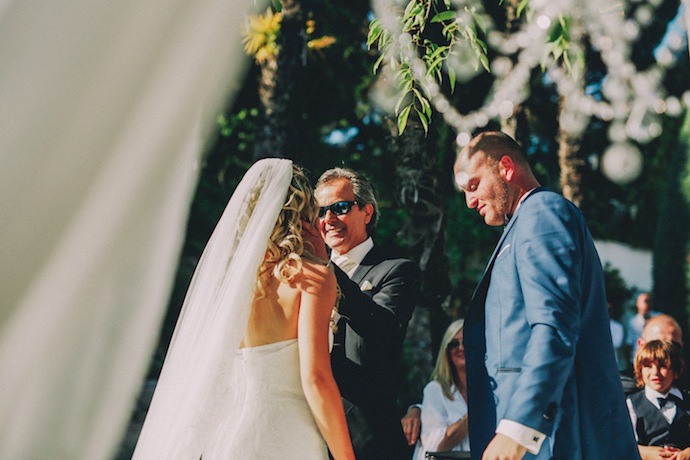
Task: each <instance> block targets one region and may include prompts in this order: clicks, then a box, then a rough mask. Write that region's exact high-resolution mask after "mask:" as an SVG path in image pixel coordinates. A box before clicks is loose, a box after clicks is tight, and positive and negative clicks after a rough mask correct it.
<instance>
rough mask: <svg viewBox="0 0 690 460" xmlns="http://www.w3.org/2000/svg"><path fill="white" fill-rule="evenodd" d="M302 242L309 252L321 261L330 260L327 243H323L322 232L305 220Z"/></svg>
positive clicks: (303, 222)
mask: <svg viewBox="0 0 690 460" xmlns="http://www.w3.org/2000/svg"><path fill="white" fill-rule="evenodd" d="M302 240H303V241H304V247H305V248H306V250H307V251H309V252H311V253H312V254H313V255H314V256H316V257H318V258H320V259H323V260H328V252H327V251H326V243H324V242H323V238H322V237H321V232H320V231H319V229H318V228H316V227H314V226H313V225H310V224H309V223H308V222H307V221H304V220H303V221H302Z"/></svg>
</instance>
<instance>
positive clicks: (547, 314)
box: [454, 132, 639, 460]
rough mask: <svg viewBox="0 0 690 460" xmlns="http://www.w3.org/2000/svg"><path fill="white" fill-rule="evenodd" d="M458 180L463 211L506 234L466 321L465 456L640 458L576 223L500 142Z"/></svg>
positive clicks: (594, 275) (478, 142)
mask: <svg viewBox="0 0 690 460" xmlns="http://www.w3.org/2000/svg"><path fill="white" fill-rule="evenodd" d="M454 172H455V178H456V182H457V184H458V186H459V188H460V189H461V190H462V192H463V193H464V194H465V201H466V203H467V206H468V207H469V208H471V209H476V210H477V211H478V212H479V214H480V215H481V216H482V217H483V219H484V221H485V222H486V224H487V225H490V226H503V225H505V228H504V230H503V235H502V236H501V238H500V240H499V243H498V245H497V246H496V250H495V251H494V254H493V256H492V257H491V259H490V261H489V264H488V266H487V269H486V271H485V273H484V276H483V278H482V281H481V282H480V284H479V287H477V289H476V290H475V293H474V296H473V298H472V301H471V303H470V307H469V311H468V313H467V317H466V318H465V328H464V331H465V333H464V343H465V355H466V360H467V400H468V404H469V424H470V426H469V428H470V430H469V431H470V449H471V451H472V458H475V459H479V458H482V459H483V460H491V459H498V458H500V459H521V458H523V456H525V455H526V454H527V453H528V452H529V454H527V455H528V458H537V459H544V460H546V459H551V458H554V459H559V460H576V459H587V460H597V459H602V460H603V459H620V460H623V459H625V460H627V459H639V455H638V452H637V446H636V443H635V438H634V436H633V430H632V425H631V423H630V418H629V415H628V410H627V408H626V405H625V397H624V396H623V389H622V387H621V383H620V380H619V377H618V370H617V367H616V361H615V356H614V353H613V345H612V343H611V333H610V331H609V320H608V313H607V309H606V295H605V292H604V275H603V271H602V268H601V262H600V261H599V257H598V255H597V251H596V248H595V247H594V243H593V241H592V237H591V235H590V233H589V230H587V226H586V224H585V221H584V218H583V217H582V214H581V213H580V212H579V210H578V209H577V208H576V207H575V205H573V204H572V203H571V202H569V201H567V200H566V199H565V198H563V197H562V196H561V195H559V194H556V193H553V192H550V191H547V190H545V189H543V188H541V187H540V186H539V183H538V182H537V180H536V179H535V177H534V175H533V174H532V171H531V169H530V167H529V164H528V163H527V160H526V159H525V157H524V156H523V154H522V153H521V149H520V147H519V146H518V144H517V143H516V142H515V141H514V140H513V139H512V138H510V137H509V136H508V135H506V134H504V133H501V132H485V133H482V134H479V135H478V136H476V137H475V138H474V139H472V141H470V143H469V144H468V145H467V146H466V147H464V148H463V150H462V151H461V152H460V154H459V155H458V157H457V160H456V163H455V171H454ZM530 454H531V455H530Z"/></svg>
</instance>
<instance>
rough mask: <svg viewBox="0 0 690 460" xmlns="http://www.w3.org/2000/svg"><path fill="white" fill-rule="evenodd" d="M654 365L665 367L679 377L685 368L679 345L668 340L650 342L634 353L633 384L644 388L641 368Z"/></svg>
mask: <svg viewBox="0 0 690 460" xmlns="http://www.w3.org/2000/svg"><path fill="white" fill-rule="evenodd" d="M650 364H656V365H658V366H663V367H666V368H668V369H670V370H672V371H673V372H675V373H676V375H678V376H680V375H681V374H682V373H683V369H684V367H685V365H684V363H683V352H682V350H681V348H680V345H679V344H677V343H676V342H671V341H668V340H650V341H649V342H647V343H645V344H644V345H643V346H641V347H640V348H638V349H637V352H636V353H635V382H636V383H637V386H638V387H639V388H642V387H643V386H644V381H643V380H642V368H643V367H646V366H649V365H650Z"/></svg>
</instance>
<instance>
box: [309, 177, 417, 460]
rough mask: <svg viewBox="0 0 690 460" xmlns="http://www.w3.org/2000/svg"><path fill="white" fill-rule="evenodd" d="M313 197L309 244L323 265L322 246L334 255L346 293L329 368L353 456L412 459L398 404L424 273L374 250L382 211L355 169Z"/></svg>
mask: <svg viewBox="0 0 690 460" xmlns="http://www.w3.org/2000/svg"><path fill="white" fill-rule="evenodd" d="M315 195H316V200H317V201H318V203H319V205H320V206H321V208H320V219H319V222H318V227H319V228H318V229H313V228H310V227H309V226H308V225H305V232H304V237H305V240H306V241H307V242H309V243H311V244H313V245H315V246H317V247H316V251H318V252H319V253H321V254H320V255H322V256H324V257H328V256H327V253H326V248H325V246H324V245H323V242H324V241H325V243H326V245H328V247H330V248H331V253H330V259H331V261H332V262H333V264H334V270H335V275H336V278H337V280H338V285H339V286H340V290H341V292H342V297H341V298H340V302H339V305H338V312H339V315H340V318H339V319H338V322H337V326H338V327H337V332H336V334H335V339H334V346H333V350H332V352H331V365H332V367H333V375H334V376H335V380H336V382H337V384H338V387H339V388H340V393H341V395H342V397H343V405H344V406H345V415H346V417H347V423H348V428H349V430H350V436H351V438H352V444H353V446H354V448H355V455H356V457H357V460H369V459H371V460H374V459H376V460H380V459H388V458H390V459H405V458H410V457H411V453H412V451H411V449H410V448H409V447H408V445H407V441H406V439H405V436H404V434H403V432H402V428H401V426H400V417H399V414H398V410H397V405H396V397H397V390H398V382H399V380H400V378H401V375H400V371H399V363H400V360H401V357H402V345H403V340H404V339H405V333H406V331H407V324H408V322H409V320H410V317H411V316H412V311H413V310H414V307H415V304H416V301H417V296H418V292H419V283H420V277H421V273H420V269H419V267H418V266H417V264H415V263H414V262H412V261H410V260H407V259H402V258H391V257H390V256H388V255H387V254H384V253H383V251H381V250H380V248H379V247H378V246H376V245H374V241H373V240H372V238H371V234H372V232H373V231H374V228H375V227H376V222H377V219H378V214H379V213H378V204H377V202H376V197H375V195H374V190H373V187H372V185H371V183H370V182H369V181H368V180H367V179H366V178H365V177H364V176H362V175H361V174H359V173H357V172H355V171H353V170H350V169H345V168H334V169H330V170H328V171H326V172H324V173H323V174H322V175H321V177H320V178H319V180H318V182H317V184H316V192H315ZM317 232H318V233H319V234H320V235H319V234H316V233H317ZM322 238H323V239H322Z"/></svg>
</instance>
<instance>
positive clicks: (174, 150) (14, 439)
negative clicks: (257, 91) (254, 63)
mask: <svg viewBox="0 0 690 460" xmlns="http://www.w3.org/2000/svg"><path fill="white" fill-rule="evenodd" d="M259 6H260V5H257V4H256V3H254V2H251V1H244V0H145V1H141V0H118V1H115V2H113V1H105V0H50V1H43V2H37V1H19V0H0V63H1V70H0V101H1V102H0V165H1V166H0V222H1V223H0V295H1V296H2V297H1V301H0V458H3V459H22V460H25V459H47V458H50V459H70V460H75V459H88V460H94V459H106V458H110V457H111V456H112V454H113V451H114V449H115V447H116V445H117V444H118V441H119V439H120V437H121V435H122V433H123V431H124V428H125V426H126V424H127V421H128V418H129V415H130V412H131V410H132V406H133V404H134V400H135V398H136V395H137V393H138V391H139V389H140V386H141V383H142V381H143V378H144V375H145V373H146V370H147V367H148V364H149V360H150V357H151V355H152V351H153V348H154V347H155V345H156V342H157V338H158V332H159V330H160V322H161V320H162V318H163V314H164V310H165V307H166V304H167V300H168V297H169V292H170V288H171V284H172V279H173V275H174V272H175V269H176V264H177V257H178V255H179V250H180V247H181V243H182V239H183V235H184V228H185V223H186V217H187V214H188V210H189V204H190V201H191V196H192V193H193V190H194V187H195V184H196V179H197V175H198V171H197V169H196V165H197V163H198V160H199V158H200V155H201V154H202V151H203V148H204V146H205V144H206V142H207V136H208V134H209V132H210V130H211V127H212V125H213V122H214V119H215V116H216V115H217V113H218V111H219V110H220V109H221V108H222V107H223V106H224V105H225V103H226V102H227V97H228V95H229V94H230V92H231V90H232V89H234V88H233V87H232V85H233V84H234V85H235V87H237V86H238V84H239V82H240V75H241V74H240V72H241V71H242V70H243V69H244V68H245V64H246V59H245V58H244V57H243V53H242V50H241V36H240V33H241V31H242V28H243V21H244V16H245V10H246V9H247V8H252V9H255V8H259Z"/></svg>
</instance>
